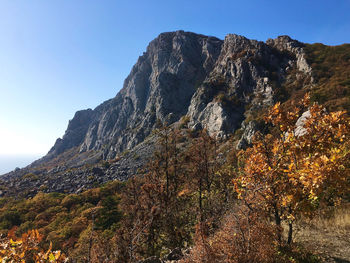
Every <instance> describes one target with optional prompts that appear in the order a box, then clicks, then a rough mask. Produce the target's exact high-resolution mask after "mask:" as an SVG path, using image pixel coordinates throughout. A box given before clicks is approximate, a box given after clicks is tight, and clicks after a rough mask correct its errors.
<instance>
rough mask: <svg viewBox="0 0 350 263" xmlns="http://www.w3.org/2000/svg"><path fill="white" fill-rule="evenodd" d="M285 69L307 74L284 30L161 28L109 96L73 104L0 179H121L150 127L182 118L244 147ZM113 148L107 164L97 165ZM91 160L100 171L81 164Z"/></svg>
mask: <svg viewBox="0 0 350 263" xmlns="http://www.w3.org/2000/svg"><path fill="white" fill-rule="evenodd" d="M290 72H297V73H296V74H298V75H300V74H301V75H305V76H306V75H307V76H309V78H310V79H312V76H311V67H310V66H309V65H308V64H307V62H306V60H305V54H304V50H303V44H302V43H300V42H298V41H296V40H293V39H291V38H289V37H288V36H281V37H278V38H276V39H269V40H268V41H267V42H266V43H264V42H261V41H256V40H250V39H247V38H245V37H243V36H239V35H234V34H229V35H227V36H226V37H225V39H224V40H220V39H218V38H215V37H210V36H204V35H199V34H194V33H190V32H184V31H176V32H168V33H162V34H160V35H159V36H158V37H157V38H156V39H154V40H153V41H151V42H150V44H149V45H148V47H147V49H146V52H144V53H143V55H142V56H140V57H139V59H138V60H137V62H136V64H135V65H134V66H133V68H132V69H131V72H130V74H129V76H128V77H127V78H126V79H125V82H124V85H123V88H122V89H121V90H120V92H118V94H117V95H116V96H115V97H114V98H112V99H110V100H108V101H105V102H103V103H102V104H101V105H99V106H98V107H96V108H95V109H93V110H92V109H87V110H82V111H78V112H77V113H76V114H75V115H74V117H73V119H72V120H70V121H69V124H68V127H67V130H66V132H65V134H64V135H63V137H62V138H59V139H57V141H56V143H55V145H54V146H53V147H52V148H51V150H50V151H49V153H48V154H47V155H46V156H44V157H43V158H41V159H39V160H37V161H36V162H34V163H33V164H32V165H30V166H28V167H26V168H24V169H21V170H20V171H14V172H12V173H9V174H7V175H5V176H3V179H5V180H10V179H9V178H17V179H13V180H12V179H11V180H12V183H11V185H13V189H17V190H16V191H17V192H18V191H25V189H29V188H30V189H31V191H32V192H31V194H33V193H34V192H35V191H36V190H37V189H39V187H40V186H41V185H46V186H47V187H48V188H47V190H46V191H61V192H62V191H65V192H67V191H68V192H74V191H81V190H82V189H84V188H86V187H92V186H93V185H94V184H96V183H104V182H106V181H109V180H114V179H119V180H123V179H125V178H128V176H130V175H132V174H134V173H136V171H137V170H138V169H139V168H141V167H143V166H144V164H145V163H146V162H147V160H148V158H149V157H150V156H152V153H153V150H154V148H153V147H154V144H155V141H156V140H155V138H154V136H151V135H152V131H154V129H155V128H156V127H157V125H158V124H159V122H162V123H166V124H168V125H172V124H174V125H177V124H181V122H182V121H183V120H184V119H186V125H187V127H188V128H190V129H193V130H200V129H206V130H207V131H208V132H209V134H210V135H212V136H215V137H217V138H218V139H222V140H224V139H226V138H229V137H230V136H232V134H234V133H235V131H236V130H237V129H241V131H240V133H238V134H241V135H240V136H241V137H240V138H238V144H237V148H239V149H241V148H245V147H247V146H248V145H249V144H250V143H251V141H252V138H253V135H254V133H255V132H256V131H257V130H259V129H260V128H261V123H258V122H256V121H255V119H256V118H255V117H256V116H259V114H260V115H261V112H262V111H263V110H264V109H266V108H267V107H269V106H270V105H272V104H273V103H274V102H275V101H276V100H277V99H278V97H277V95H278V94H279V93H280V92H281V89H282V86H283V83H284V82H285V81H286V79H289V78H291V73H290ZM293 74H294V73H293ZM252 116H253V118H252ZM254 116H255V117H254ZM117 156H118V161H117V162H114V163H113V164H112V166H111V167H103V166H101V165H100V164H101V160H110V159H114V158H116V157H117ZM98 162H100V164H99V165H100V167H99V169H101V171H102V172H99V173H97V174H96V173H94V172H93V171H92V170H91V169H89V168H88V166H87V168H84V167H85V166H84V165H85V164H96V163H98ZM70 168H74V169H76V170H70ZM28 172H35V173H37V174H40V175H41V176H39V177H38V178H39V180H37V181H35V182H29V181H28V180H27V181H26V180H22V179H20V178H21V177H22V176H23V175H25V174H26V173H28ZM89 178H90V179H89ZM91 178H95V179H94V180H92V179H91ZM35 189H36V190H35ZM16 191H15V192H16Z"/></svg>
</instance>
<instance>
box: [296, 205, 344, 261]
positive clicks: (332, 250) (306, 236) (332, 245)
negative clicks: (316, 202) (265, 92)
mask: <svg viewBox="0 0 350 263" xmlns="http://www.w3.org/2000/svg"><path fill="white" fill-rule="evenodd" d="M295 241H296V242H300V243H302V244H303V245H305V247H306V248H308V249H310V250H312V251H314V252H315V253H317V254H319V255H321V257H322V258H323V259H324V262H345V263H349V262H350V204H347V205H343V206H341V207H338V208H329V209H326V210H323V211H321V212H320V213H319V214H318V215H316V216H315V217H314V218H312V219H303V220H301V222H300V223H299V224H298V226H297V227H296V231H295Z"/></svg>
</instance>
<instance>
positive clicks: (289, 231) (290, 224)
mask: <svg viewBox="0 0 350 263" xmlns="http://www.w3.org/2000/svg"><path fill="white" fill-rule="evenodd" d="M288 228H289V229H288V241H287V243H288V245H290V244H291V243H292V237H293V223H292V222H289V224H288Z"/></svg>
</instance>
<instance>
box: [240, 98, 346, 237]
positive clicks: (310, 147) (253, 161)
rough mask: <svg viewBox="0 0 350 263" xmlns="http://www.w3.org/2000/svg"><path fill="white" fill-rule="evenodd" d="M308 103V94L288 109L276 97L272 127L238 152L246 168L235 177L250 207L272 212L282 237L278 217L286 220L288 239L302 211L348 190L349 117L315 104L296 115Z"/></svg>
mask: <svg viewBox="0 0 350 263" xmlns="http://www.w3.org/2000/svg"><path fill="white" fill-rule="evenodd" d="M308 106H309V97H308V95H307V96H305V98H304V99H303V101H302V102H301V103H300V105H298V106H295V107H294V110H293V111H292V112H288V111H286V110H284V109H283V108H282V106H281V104H280V103H277V104H276V105H275V106H274V107H273V108H271V110H270V111H269V114H268V116H267V117H266V122H267V123H268V124H271V125H272V127H273V129H272V132H271V133H270V134H267V135H265V136H263V135H261V134H258V135H257V136H256V140H255V142H254V144H253V147H252V148H250V149H248V150H247V151H246V152H245V153H243V154H242V156H243V158H244V159H245V162H246V163H245V166H244V169H243V170H242V171H241V172H240V174H239V175H238V176H237V178H235V179H234V183H235V187H236V191H237V193H238V196H239V197H240V198H241V199H243V200H244V201H245V202H246V204H247V206H248V207H250V208H251V209H261V210H265V211H268V212H270V213H271V215H272V216H273V218H274V221H275V224H276V226H277V227H278V229H279V231H278V239H279V240H280V242H281V241H282V235H281V223H282V221H283V220H286V221H287V222H288V226H289V230H288V238H287V243H288V244H290V243H291V242H292V236H293V223H294V221H295V220H296V219H297V217H298V216H299V215H300V214H309V215H310V214H312V212H313V211H314V210H315V209H316V208H318V207H319V206H320V205H321V204H322V203H328V204H329V203H332V204H337V203H338V202H339V200H340V199H341V198H342V196H343V195H344V194H346V193H345V192H346V191H349V171H350V170H349V169H350V163H349V160H350V158H349V157H350V154H349V150H350V147H349V141H350V140H349V137H350V121H349V118H348V117H347V116H346V113H345V112H331V113H327V112H326V111H325V110H324V109H322V107H321V106H319V105H318V104H313V105H312V106H309V109H308V111H307V112H305V113H304V114H303V118H301V119H300V117H301V116H302V115H301V114H302V113H303V111H304V110H305V108H306V107H308ZM302 119H303V121H302Z"/></svg>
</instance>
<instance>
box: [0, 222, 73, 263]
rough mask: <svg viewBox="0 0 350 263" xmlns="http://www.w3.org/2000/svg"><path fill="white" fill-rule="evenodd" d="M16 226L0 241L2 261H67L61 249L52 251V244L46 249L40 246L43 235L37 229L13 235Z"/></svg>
mask: <svg viewBox="0 0 350 263" xmlns="http://www.w3.org/2000/svg"><path fill="white" fill-rule="evenodd" d="M15 231H16V228H13V229H12V230H10V231H9V234H8V236H7V237H6V238H3V239H1V241H0V260H1V261H2V262H23V263H24V262H36V263H44V262H50V263H61V262H67V261H68V258H66V257H65V255H64V254H62V253H61V251H52V250H51V249H52V245H51V243H50V247H49V249H48V250H43V249H42V248H41V247H40V243H41V241H42V238H43V236H42V235H41V234H39V232H38V230H30V231H28V232H27V233H25V234H23V235H22V237H20V238H17V237H16V236H15V234H14V233H15Z"/></svg>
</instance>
